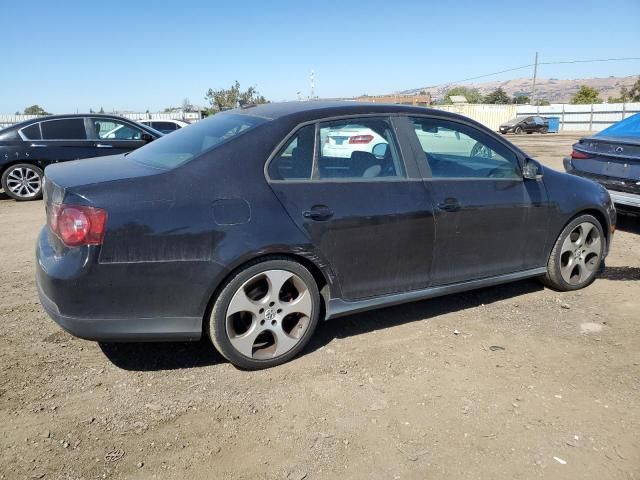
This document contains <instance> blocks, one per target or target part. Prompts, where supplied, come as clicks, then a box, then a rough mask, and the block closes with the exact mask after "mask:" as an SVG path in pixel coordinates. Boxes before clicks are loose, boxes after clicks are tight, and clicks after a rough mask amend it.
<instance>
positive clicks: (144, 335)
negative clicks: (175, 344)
mask: <svg viewBox="0 0 640 480" xmlns="http://www.w3.org/2000/svg"><path fill="white" fill-rule="evenodd" d="M36 284H37V286H38V295H39V297H40V303H41V304H42V307H43V308H44V310H45V312H47V315H49V316H50V317H51V318H52V319H53V320H54V321H55V322H56V323H57V324H58V325H60V326H61V327H62V328H63V329H64V330H66V331H67V332H69V333H70V334H72V335H74V336H76V337H79V338H84V339H85V340H95V341H99V342H155V341H194V340H199V339H200V336H201V334H202V318H201V317H178V318H176V317H173V318H119V319H113V318H105V319H100V318H77V317H70V316H68V315H63V314H61V313H60V309H59V308H58V305H56V303H55V302H54V301H53V300H51V299H50V298H49V297H48V296H47V294H46V293H45V292H44V291H43V289H42V286H41V285H40V282H39V281H37V282H36Z"/></svg>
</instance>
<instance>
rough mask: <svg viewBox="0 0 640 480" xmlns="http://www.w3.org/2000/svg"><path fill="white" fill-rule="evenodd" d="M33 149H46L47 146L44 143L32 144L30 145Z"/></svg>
mask: <svg viewBox="0 0 640 480" xmlns="http://www.w3.org/2000/svg"><path fill="white" fill-rule="evenodd" d="M29 146H30V147H32V148H42V147H46V145H45V144H44V143H32V144H31V145H29Z"/></svg>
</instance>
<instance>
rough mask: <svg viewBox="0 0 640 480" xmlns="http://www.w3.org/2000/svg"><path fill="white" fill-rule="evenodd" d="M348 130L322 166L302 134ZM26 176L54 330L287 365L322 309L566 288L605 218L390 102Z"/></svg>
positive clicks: (300, 109)
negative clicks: (351, 135) (39, 199)
mask: <svg viewBox="0 0 640 480" xmlns="http://www.w3.org/2000/svg"><path fill="white" fill-rule="evenodd" d="M347 128H349V129H358V130H363V131H365V130H366V131H370V132H374V133H375V135H373V133H372V134H371V136H372V137H373V138H379V144H377V146H373V147H371V146H370V145H368V144H367V145H364V144H363V148H362V149H360V150H359V149H358V148H356V147H357V145H358V144H354V145H352V147H353V150H352V151H351V153H350V155H349V156H348V157H346V156H343V155H334V151H333V150H332V149H331V148H325V145H327V143H326V141H325V142H323V141H321V139H326V138H327V137H328V136H330V135H331V134H332V132H335V131H339V130H341V129H347ZM436 137H442V138H436ZM430 139H432V140H431V141H430ZM445 140H446V141H445ZM374 149H375V152H376V153H375V155H374V154H373V153H372V151H374ZM45 175H46V181H45V200H46V202H45V204H46V211H47V225H46V226H45V227H44V228H43V230H42V232H41V234H40V237H39V240H38V245H37V257H38V261H37V266H38V267H37V284H38V289H39V293H40V299H41V302H42V304H43V306H44V308H45V309H46V311H47V312H48V314H49V315H50V316H51V317H52V318H53V319H54V320H55V321H57V322H58V323H59V324H60V325H61V326H62V327H63V328H64V329H66V330H68V331H69V332H71V333H72V334H74V335H77V336H79V337H83V338H87V339H93V340H98V341H154V340H198V339H200V338H201V336H202V335H206V336H207V337H209V338H210V339H211V341H212V342H213V344H214V345H215V347H216V348H217V349H218V350H219V351H220V353H221V354H222V355H223V356H225V357H226V358H227V359H228V360H229V361H231V362H232V363H234V364H235V365H237V366H239V367H241V368H247V369H256V368H264V367H269V366H273V365H277V364H279V363H282V362H285V361H287V360H289V359H291V358H292V357H294V356H295V355H296V354H298V353H299V352H300V351H301V349H302V348H303V347H304V346H305V344H306V343H307V342H308V340H309V338H310V337H311V335H312V334H313V331H314V329H315V328H316V325H317V323H318V321H319V320H320V319H321V318H322V319H329V318H334V317H339V316H341V315H346V314H349V313H353V312H361V311H365V310H369V309H373V308H378V307H384V306H389V305H395V304H399V303H403V302H410V301H414V300H420V299H426V298H431V297H435V296H438V295H444V294H448V293H454V292H459V291H463V290H469V289H473V288H479V287H485V286H489V285H496V284H500V283H505V282H510V281H514V280H519V279H524V278H530V277H539V278H541V279H542V280H543V281H544V282H545V283H546V284H547V285H549V286H551V287H553V288H555V289H558V290H575V289H578V288H582V287H585V286H587V285H589V284H590V283H591V282H592V281H593V280H594V278H595V276H596V274H597V272H598V270H599V268H600V267H601V265H602V262H603V260H604V258H605V256H606V255H607V252H608V249H609V245H610V242H611V237H612V234H613V231H614V225H615V209H614V207H613V205H612V203H611V199H610V198H609V194H608V193H607V191H606V190H605V189H604V188H603V187H601V186H600V185H598V184H596V183H594V182H592V181H590V180H586V179H583V178H579V177H575V176H572V175H568V174H565V173H560V172H557V171H554V170H551V169H548V168H546V167H544V166H542V165H540V164H539V163H538V162H536V161H535V160H533V159H531V158H528V157H527V155H526V154H525V153H524V152H522V151H521V150H519V149H518V148H517V147H515V146H514V145H512V144H511V143H509V142H507V141H506V140H504V139H503V138H500V136H499V135H497V134H495V133H493V132H491V131H490V130H488V129H487V128H485V127H483V126H481V125H480V124H478V123H476V122H474V121H472V120H469V119H468V118H465V117H462V116H458V115H455V114H450V113H447V112H442V111H435V110H428V109H424V108H419V107H411V106H403V105H377V104H354V103H341V102H331V103H325V102H308V103H305V102H302V103H295V102H293V103H283V104H269V105H262V106H250V107H247V108H243V109H237V110H233V111H228V112H224V113H219V114H217V115H215V116H212V117H210V118H207V119H205V120H203V121H201V122H198V123H197V124H194V125H192V126H190V127H189V128H186V129H181V130H179V131H177V132H175V133H173V134H171V135H168V136H166V137H163V138H161V139H158V140H156V141H154V142H153V143H150V144H149V145H146V146H144V147H142V148H140V149H138V150H136V151H134V152H131V153H128V154H126V155H121V156H115V157H110V158H108V159H99V158H98V159H93V160H83V161H80V162H68V163H65V164H60V165H52V166H49V167H47V169H46V171H45Z"/></svg>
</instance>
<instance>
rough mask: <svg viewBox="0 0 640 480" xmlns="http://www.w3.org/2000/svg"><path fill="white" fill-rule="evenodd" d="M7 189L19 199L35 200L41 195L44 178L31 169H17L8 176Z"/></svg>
mask: <svg viewBox="0 0 640 480" xmlns="http://www.w3.org/2000/svg"><path fill="white" fill-rule="evenodd" d="M6 183H7V188H8V189H9V190H10V191H11V193H13V195H15V196H16V197H19V198H25V199H26V198H33V197H35V196H37V195H38V194H39V193H40V190H41V188H42V178H40V175H38V172H36V171H35V170H33V169H31V168H29V167H16V168H14V169H13V170H11V171H10V172H9V173H8V175H7V180H6Z"/></svg>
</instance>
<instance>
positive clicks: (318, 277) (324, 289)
mask: <svg viewBox="0 0 640 480" xmlns="http://www.w3.org/2000/svg"><path fill="white" fill-rule="evenodd" d="M269 260H291V261H294V262H296V263H299V264H300V265H302V266H303V267H305V268H306V269H307V270H309V273H311V276H312V277H313V279H314V280H315V282H316V285H317V286H318V291H319V292H320V308H321V311H320V319H324V318H325V316H326V309H327V305H328V302H329V299H330V298H331V295H330V291H331V286H332V285H333V281H332V278H333V274H332V273H331V271H330V269H329V267H326V268H322V267H321V266H320V265H318V264H317V263H316V261H317V260H316V261H314V260H312V259H311V258H309V257H308V256H305V255H301V254H299V253H293V252H288V251H283V252H269V253H263V254H259V255H254V256H252V257H251V258H244V259H242V260H240V261H238V262H237V264H233V265H231V266H230V268H229V271H228V272H227V273H226V274H225V275H224V277H223V278H222V279H221V280H220V281H219V282H218V284H217V285H216V286H215V287H214V288H213V290H212V292H211V294H210V295H209V299H208V302H207V306H206V308H205V309H204V314H203V317H202V331H203V333H204V332H206V329H207V328H208V319H209V316H210V314H211V310H212V308H213V305H214V303H215V301H216V299H217V298H218V296H219V295H220V292H221V291H222V289H223V288H224V286H225V285H226V284H227V283H228V282H229V281H230V279H231V278H233V277H234V276H235V275H236V274H237V273H238V272H239V271H240V270H242V269H244V268H246V267H247V266H249V265H255V264H258V263H262V262H266V261H269ZM318 263H320V262H318Z"/></svg>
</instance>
